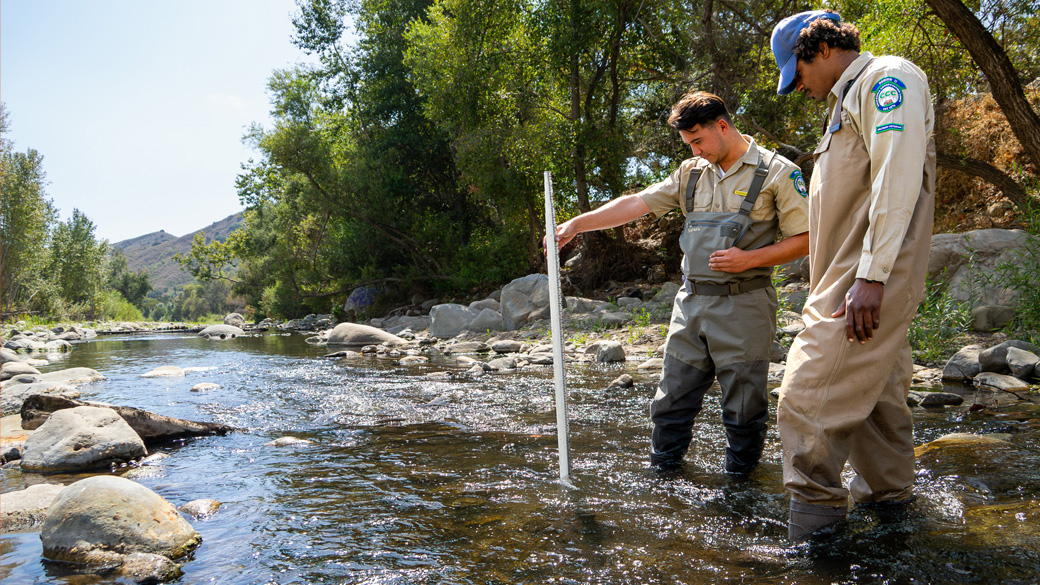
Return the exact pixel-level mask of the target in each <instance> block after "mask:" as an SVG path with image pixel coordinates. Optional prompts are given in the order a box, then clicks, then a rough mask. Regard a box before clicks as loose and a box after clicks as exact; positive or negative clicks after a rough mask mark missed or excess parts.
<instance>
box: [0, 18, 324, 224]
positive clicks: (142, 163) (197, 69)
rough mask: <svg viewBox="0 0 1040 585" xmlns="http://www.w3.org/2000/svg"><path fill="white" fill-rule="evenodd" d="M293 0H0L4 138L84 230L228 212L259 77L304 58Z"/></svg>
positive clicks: (258, 99) (206, 219)
mask: <svg viewBox="0 0 1040 585" xmlns="http://www.w3.org/2000/svg"><path fill="white" fill-rule="evenodd" d="M297 12H298V9H297V8H296V5H295V3H294V2H293V0H166V1H150V0H133V1H130V0H89V1H88V0H3V1H2V2H0V100H3V102H4V104H5V107H6V109H7V111H8V117H9V120H10V122H11V127H10V131H9V133H8V135H7V138H10V139H12V140H14V142H15V145H14V146H15V149H17V150H19V151H25V150H26V149H27V148H34V149H36V150H38V151H40V153H41V154H42V155H43V156H44V170H45V171H46V173H47V180H48V181H49V184H48V185H47V194H48V195H49V196H50V197H51V199H52V200H53V201H54V204H55V206H56V207H57V208H58V209H59V211H60V214H61V218H62V219H67V218H68V217H69V216H71V214H72V210H73V209H74V208H75V209H79V210H80V211H82V212H83V213H84V214H86V215H87V217H89V218H90V219H92V220H93V221H94V224H95V225H96V226H97V231H96V232H95V234H96V236H97V237H98V238H104V239H107V240H109V241H110V242H113V243H114V242H118V241H120V240H124V239H127V238H132V237H136V236H140V235H143V234H147V233H151V232H155V231H158V230H160V229H162V230H166V231H167V232H169V233H170V234H172V235H175V236H182V235H185V234H187V233H190V232H192V231H195V230H197V229H199V228H202V227H205V226H207V225H209V224H210V223H212V222H214V221H217V220H219V219H223V218H224V217H227V216H228V215H231V214H232V213H235V212H238V211H241V209H242V206H241V204H240V203H239V201H238V196H237V194H236V193H235V176H236V175H237V174H238V173H239V172H240V164H241V163H243V162H245V161H247V160H248V159H249V158H250V157H254V158H256V157H257V155H256V153H255V152H252V151H251V149H250V148H249V147H248V146H247V145H245V144H243V143H242V136H243V135H244V133H245V129H246V128H247V127H248V126H249V125H250V124H251V123H253V122H258V123H261V124H263V125H264V126H269V125H270V122H269V113H268V112H269V110H270V106H269V102H268V95H267V86H266V84H267V80H268V78H269V77H270V75H271V72H272V71H274V70H275V69H282V68H286V67H289V66H292V65H293V64H295V63H298V62H304V61H311V60H312V59H311V58H310V57H309V56H307V55H305V54H303V53H302V52H301V51H299V50H298V49H297V48H296V47H294V46H293V45H292V43H291V41H290V37H291V35H292V34H293V28H292V16H293V15H295V14H296V13H297Z"/></svg>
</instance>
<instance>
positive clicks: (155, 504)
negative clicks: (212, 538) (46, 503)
mask: <svg viewBox="0 0 1040 585" xmlns="http://www.w3.org/2000/svg"><path fill="white" fill-rule="evenodd" d="M40 540H41V541H43V556H44V557H46V558H48V559H51V560H55V561H65V562H68V563H76V564H88V565H113V564H118V563H122V562H123V561H124V559H125V557H127V555H130V554H133V553H150V554H155V555H162V556H164V557H166V558H169V559H177V558H180V557H183V556H184V555H186V554H188V553H189V552H191V551H192V550H194V549H195V547H196V546H198V544H199V542H201V540H202V537H201V536H199V533H198V532H195V529H194V528H192V527H191V525H190V524H188V522H187V521H186V520H185V519H184V518H183V517H181V515H180V514H179V513H178V512H177V509H176V508H174V507H173V504H171V503H170V502H167V501H166V500H165V499H163V498H162V496H160V495H159V494H157V493H155V492H153V491H152V490H150V489H148V488H146V487H145V486H143V485H141V484H139V483H137V482H134V481H130V480H129V479H124V478H122V477H117V476H113V475H98V476H94V477H88V478H87V479H83V480H80V481H77V482H76V483H73V484H72V485H70V486H68V487H67V488H65V489H64V490H62V491H61V493H60V494H58V497H57V499H56V500H55V502H54V505H53V506H51V509H50V512H49V513H48V515H47V519H46V520H45V521H44V523H43V528H42V529H41V531H40Z"/></svg>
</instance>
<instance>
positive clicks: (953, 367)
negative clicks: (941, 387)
mask: <svg viewBox="0 0 1040 585" xmlns="http://www.w3.org/2000/svg"><path fill="white" fill-rule="evenodd" d="M982 349H983V348H982V346H981V345H968V346H965V347H962V348H961V349H960V351H958V352H957V353H955V354H953V356H952V357H950V359H949V360H947V362H946V365H945V366H944V367H943V371H942V379H943V380H947V381H950V382H965V381H967V380H971V379H972V378H974V377H975V376H977V375H978V374H979V372H981V371H982V366H980V365H979V354H980V353H982Z"/></svg>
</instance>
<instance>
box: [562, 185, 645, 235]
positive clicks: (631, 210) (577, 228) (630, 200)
mask: <svg viewBox="0 0 1040 585" xmlns="http://www.w3.org/2000/svg"><path fill="white" fill-rule="evenodd" d="M648 213H650V207H649V206H648V205H647V204H646V202H645V201H643V198H642V197H641V196H640V195H639V194H633V195H625V196H624V197H618V198H617V199H614V200H613V201H610V202H609V203H607V204H606V205H603V206H602V207H600V208H599V209H594V210H592V211H589V212H588V213H583V214H581V215H579V216H577V217H574V218H571V219H570V220H568V221H565V222H563V223H561V224H560V225H558V226H556V243H557V244H558V245H559V246H560V247H561V248H562V247H564V246H566V245H567V243H568V242H570V241H571V240H573V239H574V237H575V236H577V235H578V234H580V233H582V232H592V231H596V230H605V229H608V228H612V227H617V226H619V225H624V224H626V223H628V222H630V221H635V220H637V219H639V218H640V217H643V216H644V215H646V214H648ZM542 245H543V246H544V245H545V242H544V241H543V242H542Z"/></svg>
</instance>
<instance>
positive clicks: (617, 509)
mask: <svg viewBox="0 0 1040 585" xmlns="http://www.w3.org/2000/svg"><path fill="white" fill-rule="evenodd" d="M324 353H326V349H325V348H321V347H313V346H309V345H307V344H306V343H305V342H304V341H303V336H300V335H287V334H268V335H263V336H257V337H245V338H239V339H235V340H232V341H227V342H214V341H207V340H203V339H199V338H197V337H194V336H190V335H185V334H170V333H164V334H153V335H147V336H118V337H102V338H98V339H96V340H93V341H90V342H87V343H80V344H77V345H76V346H75V348H74V349H73V350H72V351H71V352H70V353H68V354H67V355H66V356H65V357H63V358H62V360H61V361H59V362H56V363H55V364H53V365H51V366H50V367H49V368H47V369H60V368H66V367H74V366H86V367H90V368H94V369H96V370H99V371H100V372H102V373H103V374H105V375H106V376H107V378H108V379H107V380H106V381H104V382H99V383H95V384H92V385H88V386H83V387H81V391H82V393H83V398H84V399H88V400H101V401H105V402H110V403H114V404H122V405H128V406H135V407H138V408H143V409H146V410H151V411H154V412H159V413H162V414H166V415H170V416H175V417H180V418H188V419H194V420H214V421H219V422H222V423H225V424H229V425H232V426H234V427H236V428H238V429H241V430H240V432H236V433H233V434H230V435H228V436H224V437H205V438H197V439H191V440H187V441H184V442H182V443H177V444H169V445H159V446H153V447H152V448H151V451H152V452H155V451H162V452H165V453H168V454H169V455H170V457H168V458H166V459H164V460H162V461H161V462H159V463H158V464H157V465H154V466H145V467H142V468H140V469H137V470H134V471H133V472H132V473H133V474H134V475H133V477H134V479H135V480H137V481H139V482H141V483H142V484H144V485H146V486H148V487H149V488H151V489H152V490H154V491H156V492H157V493H159V494H160V495H162V496H163V497H165V498H166V499H167V500H169V501H170V502H172V503H173V504H174V505H181V504H183V503H186V502H188V501H191V500H194V499H198V498H213V499H216V500H218V501H220V502H223V506H222V507H221V508H220V510H219V511H218V512H217V513H216V514H215V515H213V516H210V517H208V518H204V519H198V520H192V524H193V525H194V527H195V529H196V530H198V532H199V533H200V534H201V535H202V538H203V541H202V544H201V545H200V546H199V548H198V549H196V551H195V552H194V553H193V554H192V555H191V557H190V558H188V559H185V560H184V562H183V570H184V575H183V577H181V578H180V579H179V581H177V582H178V583H183V584H196V583H222V584H223V583H227V584H280V585H288V584H310V583H337V584H338V583H358V584H361V583H364V584H402V585H403V584H413V583H414V584H435V583H436V584H474V585H476V584H479V585H486V584H500V583H502V584H504V583H537V584H542V583H563V584H567V583H602V584H621V583H639V584H654V583H668V584H671V583H686V584H694V583H722V582H731V583H762V584H767V583H768V584H773V583H798V584H810V585H811V584H817V583H821V584H822V583H1037V582H1040V422H1038V421H1040V411H1038V409H1037V407H1036V406H1035V405H1033V404H1032V403H1030V402H1024V403H1023V402H1015V403H1014V404H1010V405H1004V406H1001V405H999V404H992V405H990V406H988V407H987V408H984V409H982V410H980V411H978V412H968V409H967V408H966V407H956V408H948V409H945V410H931V411H924V410H921V409H915V421H916V433H917V442H918V443H919V444H920V443H924V442H926V441H929V440H932V439H935V438H937V437H939V436H942V435H944V434H947V433H952V432H974V433H990V434H993V435H994V436H997V437H999V438H1001V439H1003V441H1001V442H995V443H987V444H985V445H984V446H982V447H979V446H969V447H967V448H959V449H958V448H951V449H949V450H937V451H933V452H930V453H928V454H923V455H922V456H921V463H920V465H919V473H918V480H917V492H918V494H919V498H918V500H917V502H916V503H915V504H914V505H913V507H912V508H911V510H910V511H909V513H907V514H905V515H903V516H901V517H896V518H880V517H878V515H877V514H875V513H874V512H872V511H869V510H862V509H854V510H853V512H852V514H851V516H850V519H849V521H848V523H847V526H846V527H845V530H844V532H843V533H842V534H841V535H840V536H838V537H836V538H835V539H833V540H832V541H830V542H827V543H825V544H821V545H818V546H813V547H807V546H800V547H790V546H788V545H787V543H786V541H785V536H786V510H787V502H788V500H787V497H786V495H785V493H784V491H783V488H782V485H781V481H780V472H781V467H780V449H779V441H778V439H777V437H776V433H775V430H774V429H773V428H771V429H770V435H769V439H768V444H767V448H766V452H765V461H764V464H763V465H762V466H761V467H760V468H759V469H758V470H756V472H755V473H754V474H752V476H751V477H750V478H748V479H744V480H736V479H732V478H730V477H728V476H726V475H725V474H724V473H722V471H721V461H722V458H723V445H724V441H723V433H722V429H721V425H720V423H719V416H720V415H719V408H718V396H717V391H713V392H711V393H709V396H708V398H707V403H706V405H705V410H704V412H703V413H702V414H701V416H700V421H699V423H698V424H697V426H696V429H695V439H694V440H695V445H694V448H693V450H691V454H690V455H688V456H687V459H688V461H689V464H688V466H687V468H686V469H685V470H684V471H682V472H681V473H679V474H678V475H676V476H672V477H658V476H657V475H655V474H654V473H652V472H650V471H648V470H647V469H646V462H647V459H646V456H647V449H648V437H649V430H650V429H649V423H648V420H647V408H648V405H649V399H650V397H651V396H652V395H653V392H654V385H655V378H656V375H652V374H643V373H640V372H637V371H636V370H635V363H636V362H632V363H630V364H625V365H613V366H604V365H597V364H587V365H573V366H569V369H568V386H569V389H570V398H569V400H570V416H571V427H570V428H571V460H572V465H573V471H572V478H573V483H574V488H569V487H566V486H564V485H562V484H561V483H559V481H558V479H557V474H558V467H557V452H556V436H555V414H554V410H553V409H554V400H553V385H552V370H551V368H550V367H542V368H536V369H533V370H524V371H522V372H519V373H513V374H503V375H493V376H484V377H481V378H477V379H469V378H466V377H464V376H462V375H460V376H458V377H457V379H452V380H450V381H434V380H431V379H427V378H426V377H425V374H427V373H429V372H432V371H443V370H445V369H448V365H447V364H446V363H438V361H437V359H434V360H433V361H432V362H431V363H430V364H427V365H423V366H418V367H417V366H410V367H402V366H399V365H398V364H397V363H396V362H395V361H393V360H384V359H380V358H376V357H364V358H356V359H353V358H351V359H321V356H322V355H323V354H324ZM163 365H177V366H180V367H184V368H187V367H203V368H210V369H208V370H205V371H198V372H192V373H189V374H188V375H187V377H185V378H152V379H149V378H141V377H140V375H141V374H142V373H144V372H147V371H149V370H151V369H153V368H155V367H158V366H163ZM624 372H628V373H630V374H632V375H633V376H634V377H635V378H636V385H635V387H633V388H629V389H611V390H605V389H604V388H606V386H607V384H608V383H609V381H610V380H612V379H614V378H616V377H617V376H619V375H620V374H621V373H624ZM199 382H216V383H218V384H220V385H221V388H220V389H217V390H212V391H209V392H204V393H198V392H191V391H190V388H191V387H192V386H193V385H195V384H197V383H199ZM1027 398H1028V397H1027ZM773 407H774V409H775V401H773ZM286 435H290V436H293V437H297V438H301V439H307V440H309V441H312V442H313V443H312V444H310V445H303V446H288V447H272V446H265V445H264V444H265V443H267V442H268V441H271V440H272V439H276V438H278V437H282V436H286ZM0 473H2V475H0V483H2V491H3V492H8V491H13V490H17V489H22V488H24V487H25V486H27V485H29V484H32V483H38V482H58V481H60V482H63V483H68V482H70V481H73V480H75V479H78V477H72V476H39V475H33V474H22V473H21V472H20V471H19V470H17V468H7V469H4V470H3V471H2V472H0ZM0 581H2V583H3V585H16V584H22V583H26V584H28V583H63V584H76V585H80V584H83V585H86V584H95V583H112V582H113V581H111V580H109V579H106V578H104V577H100V576H96V575H82V574H79V575H77V574H74V573H72V572H70V571H69V570H68V568H67V567H64V566H61V565H56V564H54V563H49V562H47V561H43V560H42V559H41V544H40V539H39V532H38V531H35V532H24V533H13V534H5V535H3V537H2V549H0Z"/></svg>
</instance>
